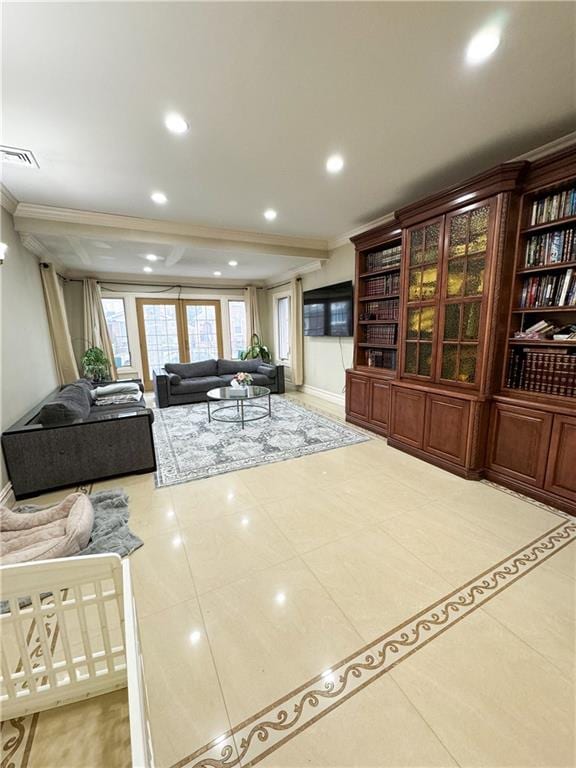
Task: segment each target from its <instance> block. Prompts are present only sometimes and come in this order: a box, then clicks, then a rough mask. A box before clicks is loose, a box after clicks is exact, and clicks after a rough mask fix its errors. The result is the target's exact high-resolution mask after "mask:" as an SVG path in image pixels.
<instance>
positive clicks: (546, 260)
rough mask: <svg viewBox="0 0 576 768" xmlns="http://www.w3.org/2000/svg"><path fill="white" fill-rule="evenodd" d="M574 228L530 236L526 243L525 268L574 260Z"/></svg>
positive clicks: (575, 257)
mask: <svg viewBox="0 0 576 768" xmlns="http://www.w3.org/2000/svg"><path fill="white" fill-rule="evenodd" d="M575 234H576V228H575V227H572V228H571V229H563V230H559V231H557V232H546V233H544V234H541V235H532V237H530V238H528V241H527V242H526V253H525V258H524V266H525V267H527V268H528V267H541V266H544V265H546V264H561V263H562V262H563V261H572V260H573V259H576V236H575Z"/></svg>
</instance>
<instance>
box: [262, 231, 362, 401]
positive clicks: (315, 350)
mask: <svg viewBox="0 0 576 768" xmlns="http://www.w3.org/2000/svg"><path fill="white" fill-rule="evenodd" d="M353 279H354V246H353V245H352V243H347V244H346V245H342V246H341V247H340V248H336V249H335V250H333V251H331V252H330V258H329V259H328V260H327V261H326V262H324V264H323V266H322V268H321V269H319V270H318V271H316V272H310V273H308V274H303V275H302V288H303V290H304V291H309V290H311V289H313V288H319V287H320V286H323V285H331V284H332V283H343V282H345V281H346V280H353ZM286 288H287V286H278V287H277V288H269V289H268V291H267V294H268V301H267V306H268V311H267V323H266V336H267V338H268V339H269V340H270V346H271V347H272V348H273V349H274V328H273V306H274V294H275V293H278V292H282V291H283V290H286ZM353 354H354V345H353V340H352V337H350V338H331V337H329V336H322V337H316V338H314V337H310V336H305V337H304V387H309V388H310V390H309V391H311V392H313V391H314V390H320V391H321V392H320V393H319V394H321V393H329V394H330V395H335V396H336V397H337V398H342V397H343V393H344V387H345V382H346V376H345V370H346V368H350V367H351V366H352V358H353ZM287 374H288V378H289V371H288V372H287Z"/></svg>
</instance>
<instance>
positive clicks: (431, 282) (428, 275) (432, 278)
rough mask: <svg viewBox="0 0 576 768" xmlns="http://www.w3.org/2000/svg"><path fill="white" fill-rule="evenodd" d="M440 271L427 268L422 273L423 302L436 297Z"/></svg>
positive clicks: (434, 268)
mask: <svg viewBox="0 0 576 768" xmlns="http://www.w3.org/2000/svg"><path fill="white" fill-rule="evenodd" d="M437 277H438V269H437V268H436V267H426V268H425V269H424V270H423V271H422V300H423V301H426V300H427V299H433V298H434V296H436V288H437Z"/></svg>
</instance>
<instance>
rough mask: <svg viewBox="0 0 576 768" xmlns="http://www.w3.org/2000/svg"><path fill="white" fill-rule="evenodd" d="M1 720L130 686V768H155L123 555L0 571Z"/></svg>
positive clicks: (85, 558)
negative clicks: (121, 556)
mask: <svg viewBox="0 0 576 768" xmlns="http://www.w3.org/2000/svg"><path fill="white" fill-rule="evenodd" d="M0 599H1V601H2V603H1V606H0V609H1V611H2V612H1V613H0V644H1V654H0V662H1V667H0V671H1V675H0V715H1V717H0V719H2V720H8V719H12V718H16V717H22V716H25V715H29V714H32V713H34V712H41V711H43V710H45V709H50V708H52V707H57V706H62V705H65V704H70V703H72V702H75V701H79V700H81V699H85V698H88V697H91V696H96V695H99V694H102V693H108V692H110V691H113V690H115V689H118V688H123V687H125V686H126V685H127V684H128V689H129V695H128V701H129V712H130V735H131V745H132V765H133V768H151V767H152V766H153V756H152V747H151V740H150V732H149V727H148V718H147V706H146V691H145V686H144V675H143V668H142V659H141V654H140V647H139V638H138V622H137V618H136V608H135V603H134V597H133V594H132V585H131V581H130V564H129V561H128V560H125V561H124V562H122V561H121V560H120V558H119V557H118V555H91V556H88V557H67V558H62V559H57V560H43V561H39V562H35V563H23V564H19V565H10V566H3V567H1V568H0Z"/></svg>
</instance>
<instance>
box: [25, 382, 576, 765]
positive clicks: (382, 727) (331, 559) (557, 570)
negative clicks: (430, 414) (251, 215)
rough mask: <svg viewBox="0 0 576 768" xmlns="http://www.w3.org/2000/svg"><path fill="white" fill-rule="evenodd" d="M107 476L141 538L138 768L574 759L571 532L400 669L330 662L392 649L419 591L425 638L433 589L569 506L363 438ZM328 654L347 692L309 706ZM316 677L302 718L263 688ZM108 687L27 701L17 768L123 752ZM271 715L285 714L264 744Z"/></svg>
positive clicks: (123, 759)
mask: <svg viewBox="0 0 576 768" xmlns="http://www.w3.org/2000/svg"><path fill="white" fill-rule="evenodd" d="M298 397H299V399H300V400H301V401H303V402H304V404H307V405H309V406H311V407H320V408H321V409H322V410H324V411H327V412H328V411H331V412H332V413H333V415H335V416H340V410H339V409H337V408H336V407H331V406H327V405H326V404H325V403H321V402H319V401H314V399H313V398H309V397H305V396H298ZM375 478H377V480H376V479H375ZM112 486H121V487H123V488H124V489H125V490H126V491H127V493H128V494H129V496H130V507H131V527H132V528H133V529H134V531H135V532H136V533H137V534H138V535H140V536H141V537H142V539H143V540H144V542H145V546H144V547H142V548H141V549H140V550H138V551H137V552H135V553H134V554H133V555H132V557H131V564H132V572H133V579H134V583H135V590H136V595H137V603H138V609H139V616H140V625H141V635H142V644H143V652H144V661H145V669H146V678H147V688H148V696H149V704H150V718H151V724H152V734H153V739H154V746H155V754H156V764H157V766H158V767H159V768H170V767H171V766H173V765H175V764H176V763H179V762H180V765H182V766H184V765H190V766H200V765H202V766H205V765H208V764H209V765H211V766H215V768H218V766H222V768H224V766H233V765H241V766H247V765H252V764H254V761H256V762H258V761H261V765H262V766H265V767H266V768H272V766H278V767H280V766H283V768H301V767H303V766H318V767H319V768H320V767H321V766H322V767H324V768H335V767H336V766H342V767H344V766H378V767H379V768H398V767H399V766H413V767H414V768H416V767H419V768H422V767H424V766H452V765H460V766H478V767H479V768H480V767H481V768H501V766H517V767H518V768H523V767H524V766H557V767H558V768H568V766H571V765H574V761H575V757H576V754H575V744H574V721H575V720H574V715H575V713H574V700H575V697H574V691H575V688H574V685H575V680H574V649H575V624H574V619H575V605H576V602H575V600H574V598H575V595H576V591H575V586H576V585H575V579H576V558H575V554H576V546H574V543H573V542H572V543H571V544H570V545H569V546H565V543H566V541H567V540H566V541H564V539H561V537H556V539H554V541H556V542H557V544H556V545H555V546H557V547H558V551H557V553H556V551H554V552H553V553H552V555H550V556H549V557H548V555H546V556H544V555H540V557H541V560H538V562H537V563H536V564H535V565H534V564H531V565H530V566H526V571H525V572H523V573H522V574H520V575H521V576H522V577H521V578H518V580H517V581H514V583H511V584H510V585H509V586H510V588H509V589H508V588H501V587H498V590H497V593H496V594H494V595H490V597H491V598H492V599H490V600H489V602H488V601H486V602H483V603H482V604H481V605H478V606H474V607H473V612H472V610H469V609H467V610H469V612H468V613H467V614H466V615H465V616H461V617H458V618H457V619H449V620H448V619H447V621H449V622H452V623H450V624H449V626H448V627H447V628H446V627H445V628H442V630H441V631H438V632H437V634H436V635H435V636H434V637H433V638H431V639H429V640H428V641H425V642H422V643H421V644H420V645H417V647H416V650H415V652H414V651H410V652H406V653H405V656H404V657H403V658H402V659H401V660H402V663H397V664H394V663H389V662H387V666H386V665H384V666H382V667H378V665H381V664H383V662H384V660H385V659H384V656H382V658H381V659H380V658H379V657H376V658H377V661H373V662H369V663H367V664H366V668H368V667H370V668H371V669H374V670H375V671H374V672H371V673H370V674H372V675H373V676H372V678H371V680H370V684H367V683H366V684H365V683H363V682H362V681H363V680H364V678H363V677H362V675H363V674H365V670H364V671H363V670H362V669H361V668H360V667H358V668H357V676H355V674H354V673H353V672H352V671H351V668H352V666H354V664H356V662H357V660H358V659H364V660H365V658H366V653H364V652H363V653H360V654H359V652H360V651H361V650H362V649H363V648H364V647H365V646H367V644H370V643H372V642H373V641H374V640H376V639H377V638H380V637H381V636H384V637H388V636H389V637H390V638H391V640H390V641H389V648H388V650H387V651H386V653H387V654H390V653H391V654H394V653H396V652H397V651H398V648H396V650H395V649H394V648H392V645H394V643H395V642H396V644H397V646H398V647H400V646H402V645H404V646H407V645H409V644H410V643H412V640H408V639H407V638H408V636H409V635H410V633H411V632H412V631H414V637H416V635H417V634H418V633H419V632H420V630H419V629H415V630H412V629H408V627H410V626H416V625H415V624H414V625H410V624H409V623H408V624H406V622H407V621H408V620H411V619H412V617H415V615H416V614H419V613H420V612H426V611H427V610H428V609H429V607H430V606H432V605H433V604H435V603H437V602H438V603H439V606H440V607H439V608H437V609H434V610H435V611H436V613H434V611H432V613H428V614H426V613H423V614H422V616H423V619H422V621H420V625H421V626H422V627H423V629H422V632H423V633H424V632H425V631H427V627H426V626H424V625H425V623H426V622H425V621H424V620H425V619H426V621H428V624H429V625H433V624H434V623H435V621H436V618H437V614H438V613H441V611H442V606H443V605H444V604H443V603H442V600H443V599H444V598H445V596H447V595H450V594H451V593H453V592H455V590H458V589H460V588H461V587H462V586H463V585H464V584H465V583H466V582H469V581H473V580H474V579H477V577H478V576H480V575H481V574H483V573H484V572H485V571H490V569H492V568H493V566H494V565H495V564H497V563H499V562H500V561H503V560H505V559H506V558H509V557H510V556H511V555H512V554H513V553H515V552H516V551H517V550H520V549H521V548H523V547H527V546H528V545H529V544H530V543H531V542H533V541H534V540H536V539H538V538H539V537H545V536H549V535H552V537H554V536H555V534H550V531H552V529H555V528H558V527H562V526H564V527H565V526H566V524H567V523H570V520H567V519H566V518H565V517H563V516H560V515H558V514H555V513H554V512H551V511H549V510H547V509H544V508H542V507H540V506H538V505H536V504H535V503H534V504H533V503H530V502H527V501H525V500H522V499H519V498H516V497H515V496H513V495H510V494H508V493H505V492H502V491H500V490H497V489H495V488H493V487H490V486H488V485H486V484H482V483H472V482H467V481H465V480H462V479H460V478H458V477H455V476H453V475H450V474H448V473H446V472H443V471H441V470H439V469H436V468H434V467H432V466H430V465H427V464H424V463H422V462H420V461H418V460H416V459H413V458H411V457H409V456H407V455H405V454H403V453H401V452H399V451H397V450H394V449H392V448H389V447H388V446H387V445H386V442H385V441H384V440H381V439H378V438H375V439H373V440H370V441H369V442H366V443H361V444H358V445H354V446H350V447H347V448H342V449H338V450H335V451H329V452H324V453H320V454H314V455H312V456H307V457H304V458H301V459H296V460H292V461H288V462H283V463H281V464H271V465H267V466H262V467H256V468H253V469H249V470H245V471H242V472H237V473H232V474H227V475H222V476H219V477H216V478H212V479H209V480H200V481H196V482H193V483H189V484H186V485H180V486H173V487H171V488H162V489H155V487H154V480H153V477H152V476H151V475H149V476H135V477H128V478H122V479H119V480H114V481H111V482H106V483H99V484H97V485H96V486H95V489H99V488H104V487H112ZM572 533H574V532H572ZM562 547H563V548H562ZM544 549H545V547H540V549H538V546H536V549H534V551H536V550H538V551H542V552H543V551H544ZM545 557H548V559H545ZM528 559H529V558H528ZM528 559H525V560H524V561H523V563H524V562H528ZM523 567H524V566H523ZM528 568H529V569H528ZM490 572H491V571H490ZM485 578H489V577H485ZM477 583H478V584H480V583H481V580H480V581H478V582H477ZM506 586H508V585H506ZM489 589H491V587H489ZM484 591H487V590H484ZM481 592H482V589H479V592H478V594H480V593H481ZM482 599H484V598H482ZM453 610H455V611H456V612H457V611H458V610H459V608H455V609H453ZM435 616H436V618H434V617H435ZM446 616H448V609H447V613H446ZM430 617H431V618H430ZM459 618H462V619H463V620H462V621H460V620H459ZM443 621H444V619H442V621H440V620H438V622H437V623H438V624H440V623H442V622H443ZM403 627H406V629H405V630H404V629H402V628H403ZM395 628H399V629H396V635H394V633H392V634H391V635H388V634H387V633H390V631H391V630H393V629H395ZM403 632H404V633H405V634H404V635H403V634H402V633H403ZM410 637H412V635H410ZM403 638H404V639H403ZM400 652H402V650H401V651H400ZM348 657H350V658H351V659H353V660H354V661H353V662H350V664H349V667H350V669H349V670H348V672H349V677H346V681H348V680H349V681H350V683H349V686H351V687H354V686H356V687H355V688H354V690H353V691H351V692H350V695H349V696H347V695H344V694H343V695H341V696H340V697H339V698H334V701H329V699H330V696H329V695H328V694H329V692H330V690H331V689H330V685H332V683H329V682H328V683H327V682H326V681H330V680H331V679H333V680H334V683H333V685H334V686H335V687H336V688H338V685H339V682H338V679H339V678H338V676H337V675H336V674H334V675H332V668H333V667H334V666H335V665H338V664H339V662H341V660H343V659H348ZM404 659H405V660H404ZM371 665H372V666H371ZM344 666H345V665H344ZM344 666H343V667H342V669H344ZM377 667H378V669H377ZM348 672H347V673H346V674H347V675H348ZM323 673H324V674H323ZM338 674H339V672H338ZM366 674H367V673H366ZM315 678H316V682H314V684H313V685H312V687H311V688H309V689H305V687H304V686H305V684H307V683H308V681H314V679H315ZM340 679H342V678H340ZM347 684H348V682H347ZM326 685H328V686H329V687H328V688H326V687H325V686H326ZM301 686H302V692H301V693H298V692H297V689H299V688H300V687H301ZM319 686H320V688H321V689H322V691H323V692H322V693H321V694H320V699H321V700H320V702H319V703H318V702H316V703H314V702H313V701H312V699H313V696H312V699H311V698H308V699H307V702H308V704H307V706H308V708H309V710H310V712H309V713H308V714H306V716H304V713H303V712H301V711H300V710H298V708H297V707H298V705H296V709H294V707H293V706H292V703H291V704H290V707H288V706H287V707H286V710H285V714H284V715H280V716H278V712H280V710H281V709H282V707H283V706H284V705H283V704H282V703H281V704H278V702H282V701H283V700H284V698H283V697H286V696H287V695H288V694H290V695H291V696H293V692H295V691H296V694H295V695H296V698H295V699H294V700H295V701H298V700H299V699H298V697H301V696H305V695H308V694H307V691H308V690H312V689H314V688H315V689H316V690H317V689H318V687H319ZM347 690H348V689H347ZM326 691H328V694H327V693H326ZM352 694H353V695H352ZM110 697H111V698H109V697H101V698H100V699H97V700H94V701H93V702H85V703H83V704H80V705H73V706H70V707H67V708H66V709H62V710H54V711H52V712H50V713H42V714H40V716H39V718H38V722H37V726H36V735H35V738H34V742H33V745H32V750H31V752H30V758H29V764H28V765H29V768H100V766H106V768H120V766H127V765H128V764H129V755H128V750H127V738H128V737H127V712H126V701H125V696H124V694H123V693H122V692H119V693H115V694H110ZM310 701H312V703H311V704H310ZM290 702H292V699H290ZM326 702H327V703H326ZM276 705H277V706H276ZM340 705H341V706H340ZM272 706H276V709H275V710H272V709H269V708H271V707H272ZM314 707H316V708H317V712H318V716H317V717H313V716H312V715H313V713H314V711H315V710H314ZM261 710H266V711H269V712H273V716H272V715H270V716H268V715H266V713H264V715H263V716H262V717H263V718H264V720H266V718H268V721H271V722H272V727H271V728H269V726H266V727H267V728H268V730H269V732H270V734H271V736H270V738H269V739H268V736H267V735H266V738H264V735H265V734H264V732H263V731H262V732H261V733H260V736H262V737H263V738H262V740H261V741H259V739H260V736H259V735H258V729H256V730H254V727H253V725H254V724H258V723H259V722H261V721H262V717H261V718H260V719H258V718H254V717H253V716H254V715H255V714H257V713H259V712H260V711H261ZM294 713H296V714H295V715H294ZM322 713H323V716H322V717H320V716H319V715H320V714H322ZM301 716H302V719H301V720H298V718H300V717H301ZM278 717H279V719H277V718H278ZM282 718H287V720H289V721H290V722H292V721H294V722H295V724H294V726H291V729H289V728H288V725H287V726H286V732H287V735H288V739H287V740H286V741H285V743H283V744H281V745H279V739H283V738H285V736H284V734H283V731H282V727H281V726H282V724H283V723H284V720H283V719H282ZM306 718H307V719H306ZM305 720H306V722H304V721H305ZM296 721H297V722H296ZM87 723H88V724H89V725H88V726H87ZM301 724H303V725H304V726H305V727H302V730H300V731H298V728H299V727H300V725H301ZM238 725H240V727H239V728H234V727H235V726H238ZM231 729H234V732H233V733H232V735H228V731H230V730H231ZM288 731H289V732H288ZM219 737H224V739H225V740H226V744H227V745H229V750H228V751H226V750H225V749H224V742H222V744H221V743H220V739H219ZM267 739H268V741H267ZM213 740H216V742H217V743H216V744H214V743H212V742H213ZM248 742H249V743H250V749H249V750H248V751H246V744H247V743H248ZM269 744H270V745H273V748H270V749H269V747H268V745H269ZM204 745H208V747H207V751H205V752H204V751H202V750H200V748H202V747H204ZM254 745H255V746H254ZM276 747H277V748H276ZM268 749H269V751H268V754H266V751H267V750H268ZM196 751H198V755H197V756H196V757H191V758H190V759H188V760H185V759H184V758H187V757H188V756H190V755H193V753H195V752H196ZM223 755H224V757H223ZM239 755H240V756H242V757H241V761H240V762H239V757H238V756H239ZM208 758H211V759H214V760H215V762H213V763H208V762H207V760H208Z"/></svg>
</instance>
